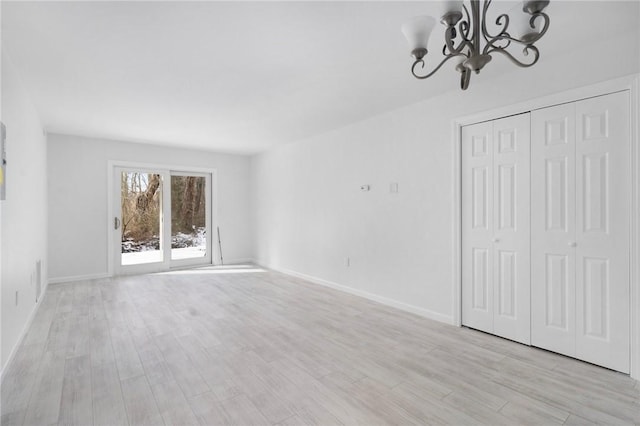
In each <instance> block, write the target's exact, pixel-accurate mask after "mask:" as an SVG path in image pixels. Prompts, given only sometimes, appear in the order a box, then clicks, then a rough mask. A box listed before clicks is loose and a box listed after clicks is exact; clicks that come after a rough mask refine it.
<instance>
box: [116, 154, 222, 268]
mask: <svg viewBox="0 0 640 426" xmlns="http://www.w3.org/2000/svg"><path fill="white" fill-rule="evenodd" d="M118 167H123V168H134V169H135V168H140V169H152V170H169V171H177V172H193V173H207V174H210V175H211V185H209V186H210V189H209V191H208V193H207V196H208V197H209V199H210V200H211V209H210V213H209V215H208V216H209V217H210V219H209V220H210V223H211V235H210V236H208V237H209V238H208V240H209V241H210V250H211V264H214V265H215V264H216V263H217V262H216V261H217V260H218V259H220V251H219V249H218V245H217V244H216V242H215V241H214V240H215V238H214V236H215V235H217V234H216V232H215V230H216V229H217V227H218V178H217V170H216V169H211V168H205V167H191V166H184V165H182V166H181V165H169V164H157V163H141V162H135V161H121V160H109V161H107V176H108V179H107V194H109V195H108V199H107V271H108V276H109V277H113V276H114V274H115V261H116V259H115V255H114V253H115V244H114V238H112V237H113V231H114V228H113V226H114V224H113V217H114V214H115V213H116V206H115V200H114V190H115V189H114V186H113V183H114V182H113V176H114V172H115V169H116V168H118Z"/></svg>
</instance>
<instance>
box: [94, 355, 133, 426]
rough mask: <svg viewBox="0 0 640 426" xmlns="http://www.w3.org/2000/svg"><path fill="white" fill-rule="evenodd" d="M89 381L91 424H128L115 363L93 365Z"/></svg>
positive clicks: (102, 425) (106, 425) (98, 425)
mask: <svg viewBox="0 0 640 426" xmlns="http://www.w3.org/2000/svg"><path fill="white" fill-rule="evenodd" d="M91 380H92V397H93V424H94V425H96V426H108V425H124V424H128V419H127V412H126V409H125V406H124V400H123V398H122V388H121V386H120V379H119V378H118V368H117V367H116V364H115V362H113V363H108V364H105V363H99V364H96V365H93V366H92V369H91Z"/></svg>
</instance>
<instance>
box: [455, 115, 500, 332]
mask: <svg viewBox="0 0 640 426" xmlns="http://www.w3.org/2000/svg"><path fill="white" fill-rule="evenodd" d="M493 187H494V185H493V123H492V122H486V123H479V124H474V125H471V126H465V127H463V128H462V265H463V266H462V323H463V324H464V325H466V326H469V327H473V328H476V329H478V330H482V331H486V332H489V333H493V304H494V302H493V280H494V273H493V263H494V262H493V222H494V221H493V211H494V205H493Z"/></svg>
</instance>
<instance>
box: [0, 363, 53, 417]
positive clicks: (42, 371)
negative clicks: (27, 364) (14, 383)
mask: <svg viewBox="0 0 640 426" xmlns="http://www.w3.org/2000/svg"><path fill="white" fill-rule="evenodd" d="M64 366H65V356H64V353H63V352H49V351H48V352H45V354H44V356H43V358H42V361H40V365H39V370H38V377H37V378H36V380H35V386H34V390H33V393H32V395H31V398H30V400H29V405H28V407H27V411H26V415H25V420H24V423H25V424H27V425H41V424H47V425H49V424H57V423H58V419H59V415H60V409H61V406H60V405H61V396H62V385H63V382H64V376H65V371H64ZM3 388H4V387H3ZM4 391H6V389H3V392H4Z"/></svg>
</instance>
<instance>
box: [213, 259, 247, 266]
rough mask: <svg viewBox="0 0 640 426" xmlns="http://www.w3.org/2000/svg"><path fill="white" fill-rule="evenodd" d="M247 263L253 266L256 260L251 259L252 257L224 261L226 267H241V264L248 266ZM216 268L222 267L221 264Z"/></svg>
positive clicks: (217, 264)
mask: <svg viewBox="0 0 640 426" xmlns="http://www.w3.org/2000/svg"><path fill="white" fill-rule="evenodd" d="M246 263H251V264H255V263H256V262H255V260H254V259H252V258H250V257H239V258H237V259H225V260H224V265H225V266H226V265H239V264H246ZM215 266H222V265H221V264H219V263H216V265H215Z"/></svg>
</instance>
